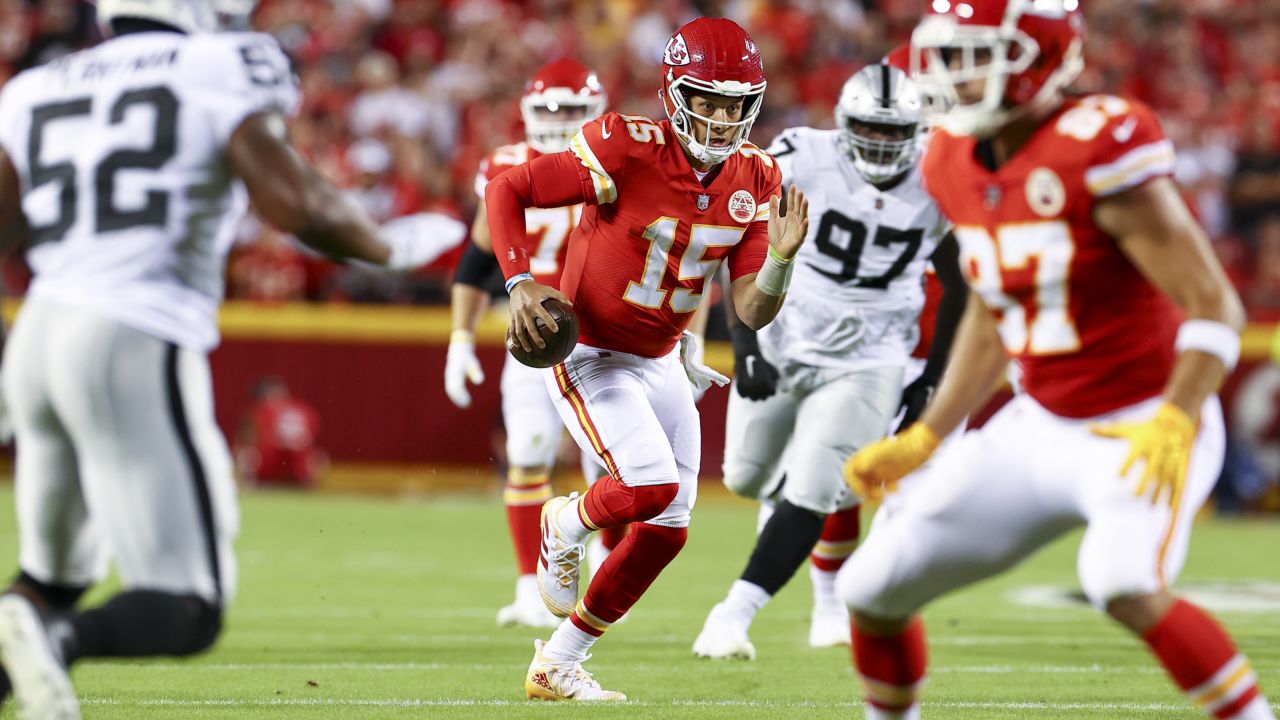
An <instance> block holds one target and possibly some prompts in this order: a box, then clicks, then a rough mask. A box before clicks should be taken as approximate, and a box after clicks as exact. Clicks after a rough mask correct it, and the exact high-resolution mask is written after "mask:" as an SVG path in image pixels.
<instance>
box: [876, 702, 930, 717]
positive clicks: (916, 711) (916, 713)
mask: <svg viewBox="0 0 1280 720" xmlns="http://www.w3.org/2000/svg"><path fill="white" fill-rule="evenodd" d="M867 720H920V703H916V704H915V705H912V706H911V707H909V708H907V709H906V710H904V711H902V712H896V711H892V710H881V709H880V708H878V707H876V706H875V705H870V704H868V705H867Z"/></svg>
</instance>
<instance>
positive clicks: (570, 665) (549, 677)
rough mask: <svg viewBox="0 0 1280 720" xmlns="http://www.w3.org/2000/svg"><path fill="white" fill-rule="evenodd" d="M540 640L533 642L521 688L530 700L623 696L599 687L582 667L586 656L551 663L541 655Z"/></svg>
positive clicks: (614, 698)
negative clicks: (576, 659)
mask: <svg viewBox="0 0 1280 720" xmlns="http://www.w3.org/2000/svg"><path fill="white" fill-rule="evenodd" d="M543 645H544V643H543V642H542V641H541V640H534V641H533V662H531V663H529V673H528V674H527V675H525V678H524V691H525V694H526V695H528V696H529V699H530V700H577V701H579V702H602V701H604V702H609V701H613V702H618V701H622V700H626V699H627V696H626V695H623V694H622V693H620V692H617V691H614V690H605V689H604V688H602V687H600V683H599V682H597V681H596V679H595V678H594V677H592V676H591V673H589V672H587V671H586V670H584V669H582V663H584V662H586V661H587V660H590V659H591V656H590V655H588V656H586V657H585V658H583V659H582V660H579V661H570V662H553V661H551V660H548V659H546V658H545V657H543V655H542V646H543Z"/></svg>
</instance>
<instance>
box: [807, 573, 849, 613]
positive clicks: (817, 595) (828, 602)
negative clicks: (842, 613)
mask: <svg viewBox="0 0 1280 720" xmlns="http://www.w3.org/2000/svg"><path fill="white" fill-rule="evenodd" d="M837 574H838V573H835V572H829V571H827V570H819V569H818V568H816V567H814V566H813V565H810V566H809V579H810V580H811V581H813V606H814V607H816V608H821V607H832V606H835V605H840V604H841V603H840V598H839V596H837V595H836V575H837Z"/></svg>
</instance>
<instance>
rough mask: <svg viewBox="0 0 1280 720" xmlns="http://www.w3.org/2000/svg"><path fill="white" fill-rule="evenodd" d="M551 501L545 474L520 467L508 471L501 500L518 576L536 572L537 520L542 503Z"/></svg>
mask: <svg viewBox="0 0 1280 720" xmlns="http://www.w3.org/2000/svg"><path fill="white" fill-rule="evenodd" d="M550 499H551V477H550V476H549V475H547V474H546V473H545V472H539V473H530V472H527V471H524V470H522V469H520V468H511V470H509V471H508V472H507V484H506V486H505V487H504V488H503V489H502V501H503V503H505V504H506V506H507V526H508V527H510V528H511V542H512V544H514V545H515V549H516V565H518V566H519V568H520V574H521V575H532V574H534V573H536V572H537V571H538V550H539V547H540V546H541V544H542V528H541V527H540V526H539V518H540V516H541V515H542V504H543V503H545V502H546V501H548V500H550Z"/></svg>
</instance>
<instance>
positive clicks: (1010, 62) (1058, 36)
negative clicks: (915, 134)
mask: <svg viewBox="0 0 1280 720" xmlns="http://www.w3.org/2000/svg"><path fill="white" fill-rule="evenodd" d="M932 6H933V12H932V14H930V15H929V16H928V17H926V18H925V19H924V20H923V21H922V22H921V23H920V26H919V27H917V28H916V29H915V32H914V33H912V35H911V45H912V48H913V52H912V53H911V56H912V57H911V63H912V72H913V73H920V74H921V76H922V77H927V78H929V79H930V80H931V81H932V82H934V83H936V84H937V86H938V87H939V88H941V89H942V91H943V92H944V93H945V94H946V96H947V99H948V101H950V102H951V103H953V104H954V109H952V110H951V111H950V112H949V113H948V114H947V116H946V117H945V118H944V119H943V124H944V125H945V126H946V127H947V128H948V129H949V130H951V131H953V132H956V133H959V134H964V135H977V136H983V137H985V136H990V135H992V134H994V133H995V132H996V131H998V130H999V129H1000V128H1002V127H1004V126H1005V125H1006V124H1007V123H1008V122H1009V121H1010V120H1012V119H1014V118H1016V117H1018V116H1019V115H1021V114H1022V113H1025V112H1027V111H1029V110H1033V109H1035V108H1038V107H1042V106H1044V105H1047V104H1049V103H1053V102H1056V100H1057V98H1058V97H1059V95H1060V94H1061V92H1062V90H1063V89H1064V88H1066V86H1067V85H1069V84H1070V83H1071V81H1072V80H1075V78H1076V76H1077V75H1079V74H1080V71H1081V70H1083V69H1084V54H1083V49H1084V18H1083V16H1082V15H1081V13H1080V0H933V2H932ZM976 80H985V81H986V85H985V88H984V89H983V94H982V99H981V100H978V101H976V102H970V103H967V104H966V103H961V102H960V95H959V93H958V92H957V87H958V86H960V85H964V84H966V83H969V82H973V81H976Z"/></svg>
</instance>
